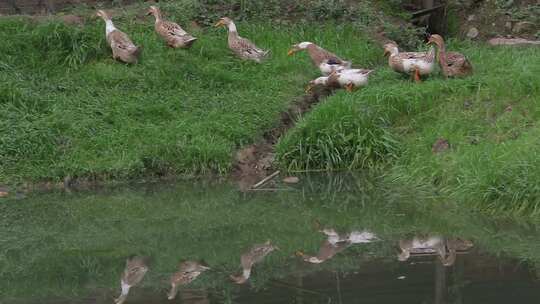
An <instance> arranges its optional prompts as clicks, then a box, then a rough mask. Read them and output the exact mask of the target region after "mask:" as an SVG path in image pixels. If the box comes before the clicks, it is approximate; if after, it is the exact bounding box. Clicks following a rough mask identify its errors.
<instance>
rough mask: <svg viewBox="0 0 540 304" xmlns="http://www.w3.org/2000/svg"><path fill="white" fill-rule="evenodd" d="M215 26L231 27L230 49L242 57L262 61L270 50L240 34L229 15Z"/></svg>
mask: <svg viewBox="0 0 540 304" xmlns="http://www.w3.org/2000/svg"><path fill="white" fill-rule="evenodd" d="M215 26H216V27H220V26H227V28H228V29H229V37H228V43H229V49H231V51H232V52H233V53H234V54H235V55H236V56H238V57H239V58H241V59H245V60H253V61H255V62H258V63H260V62H262V60H263V59H264V58H265V57H266V56H267V55H268V53H269V52H270V51H268V50H267V51H265V50H262V49H260V48H258V47H257V46H256V45H255V44H254V43H253V42H251V41H249V40H248V39H246V38H242V37H240V35H238V31H237V30H236V25H235V24H234V22H233V21H232V20H231V19H230V18H228V17H223V18H221V19H220V20H219V21H218V22H217V23H216V25H215Z"/></svg>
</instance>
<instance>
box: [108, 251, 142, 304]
mask: <svg viewBox="0 0 540 304" xmlns="http://www.w3.org/2000/svg"><path fill="white" fill-rule="evenodd" d="M148 260H149V259H148V257H141V256H132V257H130V258H128V259H127V260H126V267H125V268H124V272H123V273H122V276H121V277H120V287H121V288H122V292H121V294H120V296H119V297H118V298H117V299H115V300H114V302H115V303H116V304H122V303H124V301H125V300H126V298H127V296H128V293H129V289H130V288H131V287H133V286H136V285H137V284H139V283H140V282H141V281H142V279H143V278H144V275H145V274H146V272H148Z"/></svg>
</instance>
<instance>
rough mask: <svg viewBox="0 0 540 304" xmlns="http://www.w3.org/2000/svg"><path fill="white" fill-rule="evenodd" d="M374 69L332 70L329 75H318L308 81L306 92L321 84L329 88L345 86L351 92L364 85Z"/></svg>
mask: <svg viewBox="0 0 540 304" xmlns="http://www.w3.org/2000/svg"><path fill="white" fill-rule="evenodd" d="M373 71H374V70H367V69H345V70H341V71H334V72H332V73H331V74H330V75H329V76H322V77H318V78H316V79H314V80H312V81H310V82H309V85H308V87H307V89H306V92H307V93H309V92H311V90H312V89H313V87H314V86H316V85H323V86H326V87H329V88H335V89H337V88H345V89H346V90H347V91H348V92H352V91H354V90H355V89H357V88H360V87H363V86H366V85H367V83H368V76H369V74H371V73H372V72H373Z"/></svg>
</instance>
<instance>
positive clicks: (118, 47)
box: [96, 10, 141, 63]
mask: <svg viewBox="0 0 540 304" xmlns="http://www.w3.org/2000/svg"><path fill="white" fill-rule="evenodd" d="M96 15H97V16H98V17H101V18H102V19H103V21H105V36H106V38H107V42H108V43H109V46H110V47H111V50H112V54H113V58H114V59H116V60H120V61H122V62H125V63H136V62H137V61H138V60H139V56H140V51H141V48H139V47H137V46H136V45H135V44H134V43H133V42H132V41H131V39H129V36H128V35H127V34H126V33H124V32H122V31H120V30H119V29H117V28H116V27H115V26H114V24H113V22H112V19H111V16H110V15H109V14H108V13H107V12H106V11H104V10H98V11H97V14H96Z"/></svg>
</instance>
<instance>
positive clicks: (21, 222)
mask: <svg viewBox="0 0 540 304" xmlns="http://www.w3.org/2000/svg"><path fill="white" fill-rule="evenodd" d="M303 181H304V182H303V184H302V185H301V186H297V191H287V192H278V193H262V194H260V193H257V194H252V193H249V194H242V193H239V192H237V191H236V190H234V188H233V187H230V186H228V185H223V184H212V183H210V184H204V183H201V184H199V185H196V186H195V187H194V186H193V185H190V184H175V185H164V186H157V187H150V186H134V187H132V189H127V190H126V189H111V190H107V191H102V192H97V193H76V194H70V195H65V194H45V195H36V196H35V197H33V198H32V197H31V198H29V199H26V200H22V201H7V202H5V203H3V204H2V205H1V207H0V209H1V210H0V211H1V213H0V214H1V215H2V231H3V232H4V233H2V234H3V235H5V236H2V238H1V239H0V240H1V243H0V248H1V251H0V255H1V256H2V259H1V263H2V264H1V267H2V274H1V278H0V282H1V283H0V284H1V285H0V289H2V290H4V291H6V292H7V293H5V296H9V297H34V296H38V295H40V296H52V295H57V296H73V295H74V294H75V295H76V294H78V295H82V294H85V293H87V292H89V291H91V290H95V289H96V288H105V289H109V288H113V289H116V288H117V284H118V278H119V274H120V272H121V270H122V268H123V263H124V260H125V258H126V257H127V256H129V255H131V254H142V255H149V256H151V257H152V259H153V263H152V264H151V272H149V274H148V276H147V277H146V278H145V280H144V285H145V286H147V287H151V288H156V289H160V288H166V287H167V284H166V282H165V280H166V279H167V278H168V275H169V274H170V273H171V272H172V271H173V270H174V269H175V265H176V264H177V262H178V260H179V259H180V258H193V259H204V260H205V261H206V262H208V263H209V264H210V265H212V266H214V267H215V268H217V269H219V270H220V271H222V272H214V273H207V274H204V275H203V276H201V278H200V280H197V281H196V282H195V283H194V286H204V287H210V288H214V289H215V290H218V291H220V292H224V291H227V290H229V291H230V290H231V288H234V287H233V286H232V285H230V283H228V281H227V279H226V274H229V273H232V272H235V271H238V270H239V269H238V266H239V255H240V253H241V252H242V251H243V250H244V249H246V248H247V247H250V246H251V245H252V244H254V243H260V242H263V241H265V240H266V239H271V240H273V241H274V242H276V243H277V244H278V245H279V247H281V249H282V251H280V252H275V253H272V254H271V255H270V256H269V257H268V259H267V260H265V261H264V263H262V264H260V265H258V266H257V267H256V270H255V275H254V276H253V278H252V283H253V285H254V286H255V287H256V288H259V287H263V286H264V285H265V284H267V283H268V282H269V280H270V279H279V278H282V277H285V276H287V275H290V274H293V273H303V272H306V271H307V272H311V271H315V270H317V269H341V270H344V271H346V270H348V269H353V268H354V267H357V266H358V263H359V261H362V260H369V259H371V258H383V259H389V260H390V259H391V260H394V259H395V253H396V247H395V246H396V242H397V240H398V239H399V238H401V237H404V236H412V235H414V234H416V233H440V234H444V235H449V236H459V237H463V238H469V239H473V240H474V241H475V243H476V244H477V245H480V247H482V249H484V250H487V251H488V252H490V253H492V254H503V253H504V254H507V255H510V256H514V257H517V258H521V259H526V260H530V261H532V262H535V263H536V262H538V261H540V256H538V252H540V248H539V247H540V245H539V244H537V243H535V242H533V241H532V240H533V235H534V229H535V228H534V227H535V226H531V227H532V228H531V227H529V229H528V230H527V229H525V228H526V227H525V228H523V227H516V226H515V225H514V224H513V223H511V224H506V225H501V224H500V223H492V222H488V221H485V220H483V219H482V218H480V217H478V216H476V215H474V214H469V213H467V212H462V211H460V210H457V209H454V208H452V207H450V206H451V205H449V204H448V203H444V202H438V201H435V200H431V199H429V198H428V197H425V195H422V194H418V192H417V191H415V190H413V189H410V188H406V187H400V186H399V185H396V184H392V183H387V182H385V180H384V179H380V178H374V177H371V176H366V175H352V174H347V175H341V176H333V177H330V178H324V179H321V178H316V177H305V178H303ZM315 220H319V221H321V222H322V223H323V224H324V225H328V226H332V227H337V228H338V229H340V230H343V231H347V230H350V229H362V228H368V229H370V230H372V231H374V232H375V233H376V234H377V235H379V237H380V238H381V239H383V240H384V241H382V242H376V243H373V244H369V245H365V246H364V245H357V246H354V247H351V248H349V249H347V250H346V251H345V252H344V253H343V254H340V255H338V256H337V257H336V258H334V259H332V260H330V261H328V262H327V263H324V264H322V265H318V266H311V265H310V267H306V265H304V264H302V263H300V262H299V261H298V259H297V258H295V257H293V253H294V252H295V251H296V250H299V249H302V250H304V251H305V252H310V253H315V252H317V250H318V247H319V245H320V243H321V241H322V240H323V237H322V236H321V235H320V234H319V233H317V232H316V231H315V229H314V225H313V223H314V221H315ZM531 230H533V231H531Z"/></svg>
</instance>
